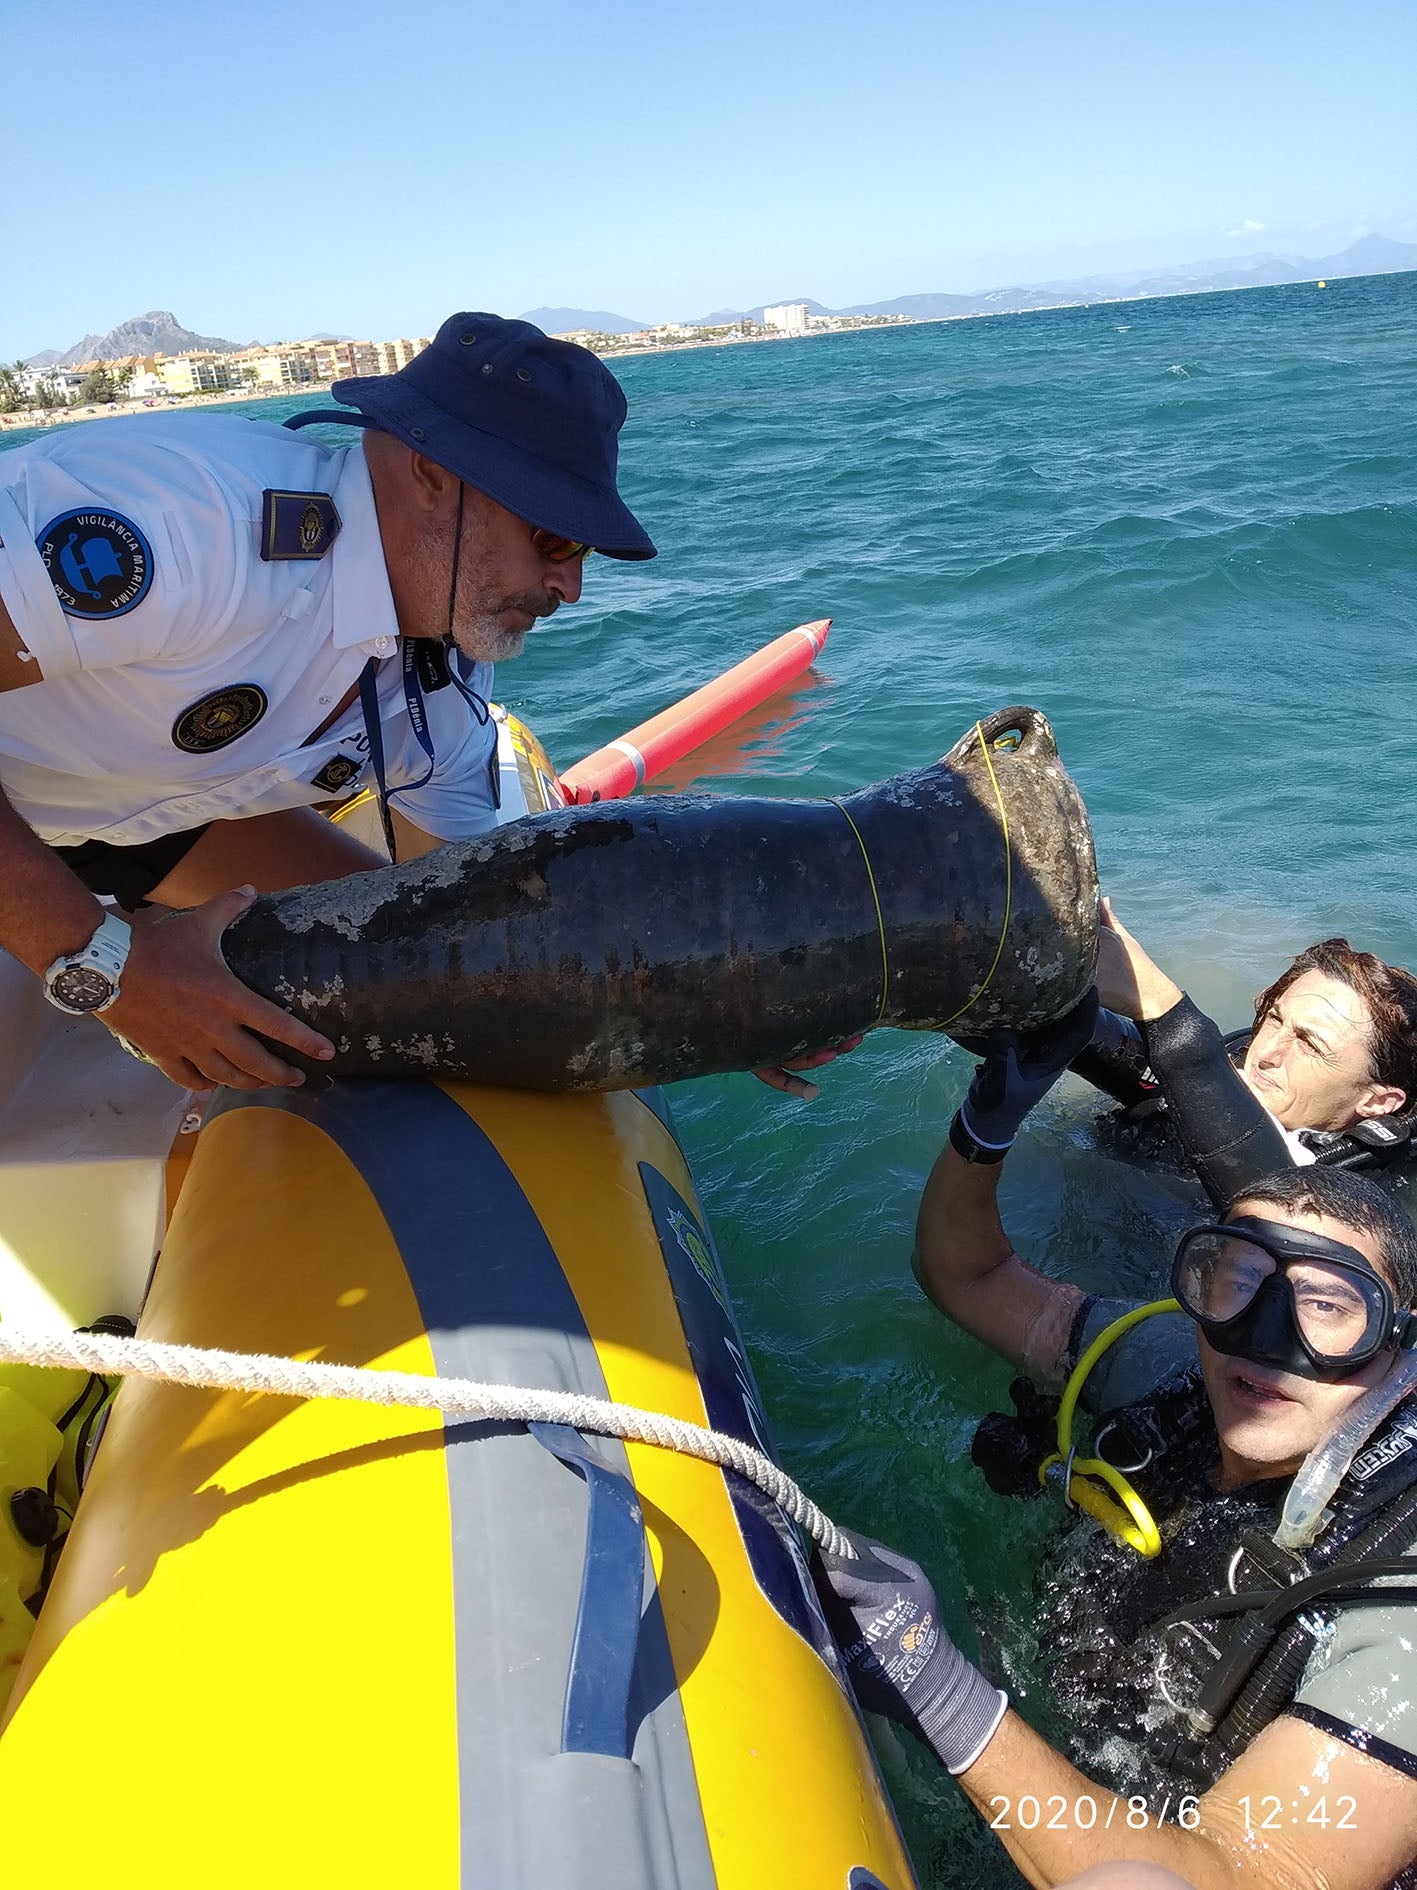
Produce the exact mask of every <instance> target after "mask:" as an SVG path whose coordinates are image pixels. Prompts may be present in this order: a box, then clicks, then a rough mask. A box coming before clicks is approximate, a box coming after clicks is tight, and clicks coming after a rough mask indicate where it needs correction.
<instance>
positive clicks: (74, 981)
mask: <svg viewBox="0 0 1417 1890" xmlns="http://www.w3.org/2000/svg"><path fill="white" fill-rule="evenodd" d="M49 989H50V991H51V993H52V994H53V996H54V999H55V1001H56V1002H57V1003H59V1004H62V1005H63V1007H64V1009H65V1010H66V1011H96V1010H97V1009H98V1007H99V1005H100V1004H106V1003H107V1002H108V1000H109V999H110V998H111V997H112V996H113V991H114V982H113V979H112V978H110V977H108V976H107V975H106V974H105V973H104V972H102V971H97V970H95V969H94V967H93V966H92V965H66V966H65V968H64V969H63V971H61V972H59V973H58V974H57V975H56V976H55V977H54V978H53V979H51V981H50V985H49Z"/></svg>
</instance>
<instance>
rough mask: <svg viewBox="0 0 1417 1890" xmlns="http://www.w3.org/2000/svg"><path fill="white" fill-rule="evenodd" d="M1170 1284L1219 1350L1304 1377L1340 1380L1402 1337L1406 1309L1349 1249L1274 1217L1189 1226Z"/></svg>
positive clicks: (1362, 1258) (1361, 1257) (1353, 1249)
mask: <svg viewBox="0 0 1417 1890" xmlns="http://www.w3.org/2000/svg"><path fill="white" fill-rule="evenodd" d="M1171 1290H1172V1292H1173V1293H1174V1294H1175V1296H1176V1298H1177V1299H1178V1300H1179V1301H1180V1304H1181V1309H1182V1311H1183V1312H1186V1313H1188V1314H1189V1315H1190V1317H1191V1318H1192V1319H1194V1320H1195V1322H1196V1324H1197V1325H1198V1326H1199V1327H1200V1328H1201V1331H1202V1332H1204V1334H1205V1336H1206V1338H1207V1339H1208V1340H1209V1342H1210V1344H1211V1345H1212V1346H1213V1347H1214V1349H1215V1350H1216V1351H1217V1352H1224V1353H1226V1354H1227V1355H1228V1356H1230V1357H1232V1358H1245V1359H1251V1360H1253V1362H1254V1363H1255V1364H1257V1365H1259V1364H1269V1365H1277V1366H1279V1367H1280V1368H1281V1369H1282V1370H1286V1371H1292V1372H1296V1373H1297V1374H1298V1375H1299V1376H1301V1377H1305V1378H1317V1379H1320V1380H1327V1379H1336V1378H1342V1377H1346V1376H1347V1375H1348V1374H1349V1373H1350V1372H1354V1371H1356V1370H1357V1369H1358V1368H1359V1366H1361V1365H1366V1364H1367V1363H1368V1361H1369V1360H1370V1359H1372V1358H1376V1357H1377V1355H1378V1353H1379V1352H1381V1351H1383V1350H1385V1349H1386V1348H1387V1347H1389V1346H1394V1345H1400V1344H1402V1343H1403V1342H1404V1340H1405V1338H1406V1336H1407V1329H1408V1324H1409V1320H1408V1315H1407V1313H1406V1311H1405V1310H1401V1311H1400V1310H1399V1309H1398V1307H1397V1306H1396V1304H1395V1303H1394V1300H1393V1295H1392V1289H1391V1288H1390V1287H1389V1285H1388V1283H1387V1281H1386V1280H1384V1279H1383V1278H1382V1276H1381V1275H1380V1274H1379V1273H1378V1272H1377V1271H1376V1269H1375V1268H1374V1267H1373V1265H1372V1263H1371V1261H1369V1260H1368V1259H1367V1257H1366V1256H1365V1255H1364V1254H1361V1253H1359V1252H1358V1250H1357V1248H1356V1247H1349V1246H1346V1245H1345V1244H1344V1243H1343V1242H1342V1241H1337V1240H1329V1239H1328V1238H1327V1237H1326V1236H1325V1235H1323V1234H1312V1233H1308V1232H1306V1231H1304V1230H1303V1229H1300V1228H1295V1227H1285V1226H1283V1225H1282V1224H1280V1223H1278V1222H1275V1221H1264V1220H1259V1219H1253V1218H1250V1217H1248V1216H1246V1217H1241V1218H1240V1219H1238V1220H1233V1221H1228V1222H1226V1223H1225V1225H1223V1226H1221V1227H1214V1226H1205V1227H1193V1228H1191V1229H1190V1230H1189V1232H1187V1233H1185V1234H1182V1236H1181V1240H1180V1244H1179V1246H1178V1247H1177V1249H1176V1258H1175V1260H1174V1262H1173V1263H1172V1267H1171Z"/></svg>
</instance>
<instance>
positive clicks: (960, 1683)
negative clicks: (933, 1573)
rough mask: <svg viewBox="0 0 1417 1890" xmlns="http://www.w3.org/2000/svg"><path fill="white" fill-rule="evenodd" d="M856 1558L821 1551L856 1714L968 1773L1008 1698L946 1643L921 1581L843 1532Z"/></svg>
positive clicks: (915, 1569) (876, 1547) (900, 1559)
mask: <svg viewBox="0 0 1417 1890" xmlns="http://www.w3.org/2000/svg"><path fill="white" fill-rule="evenodd" d="M850 1539H851V1544H852V1547H853V1548H854V1549H855V1550H856V1555H857V1560H856V1561H854V1562H848V1561H845V1560H844V1559H843V1558H842V1557H840V1556H836V1555H828V1554H826V1553H825V1552H823V1554H822V1564H823V1567H824V1568H825V1570H826V1573H827V1580H828V1581H829V1582H830V1584H831V1587H830V1590H829V1592H828V1593H826V1594H825V1595H824V1596H823V1597H822V1599H823V1603H824V1605H825V1607H826V1612H827V1619H828V1620H829V1621H830V1623H831V1627H832V1632H833V1633H834V1634H835V1635H836V1638H837V1643H838V1645H839V1646H840V1648H841V1653H842V1659H843V1660H844V1661H845V1662H846V1670H847V1672H848V1673H849V1674H850V1676H851V1684H852V1686H853V1688H854V1689H855V1692H856V1697H857V1699H858V1700H859V1701H860V1703H861V1706H862V1708H863V1710H864V1711H866V1712H868V1713H883V1714H884V1715H885V1717H886V1718H887V1719H893V1720H896V1721H897V1722H898V1723H899V1724H900V1725H902V1726H906V1727H908V1728H909V1730H910V1731H911V1732H913V1733H914V1734H915V1736H916V1738H917V1739H920V1740H922V1741H923V1742H924V1743H925V1744H926V1745H927V1746H929V1748H930V1750H931V1751H932V1752H933V1753H934V1754H935V1757H936V1758H937V1759H938V1760H939V1761H940V1764H941V1765H943V1766H944V1768H945V1770H946V1771H947V1772H950V1773H951V1774H956V1775H957V1774H958V1773H960V1772H967V1771H968V1770H969V1768H970V1766H971V1765H973V1764H974V1762H975V1760H976V1759H977V1758H978V1757H979V1755H980V1753H981V1752H983V1750H984V1748H985V1746H987V1745H988V1743H989V1741H990V1740H991V1739H992V1738H993V1737H994V1734H995V1733H996V1732H997V1731H998V1730H999V1722H1000V1720H1001V1719H1002V1718H1003V1717H1004V1714H1005V1713H1006V1712H1007V1710H1008V1705H1009V1696H1008V1694H1007V1693H1001V1692H1000V1691H999V1689H998V1688H997V1687H995V1686H991V1685H990V1684H989V1682H988V1681H987V1680H986V1679H985V1678H984V1676H983V1674H982V1673H980V1671H979V1669H978V1668H977V1667H976V1666H975V1665H974V1664H973V1662H972V1661H968V1660H966V1659H965V1657H964V1655H963V1654H962V1653H961V1652H960V1651H959V1649H958V1648H957V1647H956V1646H955V1644H954V1642H953V1641H952V1640H951V1639H950V1637H949V1635H948V1634H946V1632H945V1630H944V1627H943V1625H942V1623H941V1621H940V1604H939V1602H938V1601H937V1600H936V1599H935V1591H934V1589H933V1588H932V1587H931V1586H930V1578H929V1577H928V1576H927V1575H926V1574H925V1572H924V1570H923V1569H922V1568H920V1566H919V1565H918V1564H917V1563H915V1562H912V1561H911V1560H910V1559H909V1558H908V1557H907V1556H904V1555H897V1554H896V1553H895V1551H894V1550H893V1549H888V1548H886V1547H885V1545H884V1544H883V1543H880V1542H873V1541H871V1540H870V1538H869V1537H866V1536H857V1535H852V1536H851V1538H850Z"/></svg>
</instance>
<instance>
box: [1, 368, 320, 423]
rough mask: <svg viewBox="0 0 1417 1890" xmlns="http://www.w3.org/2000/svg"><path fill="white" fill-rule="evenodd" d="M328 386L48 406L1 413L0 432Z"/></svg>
mask: <svg viewBox="0 0 1417 1890" xmlns="http://www.w3.org/2000/svg"><path fill="white" fill-rule="evenodd" d="M331 385H332V383H331V382H329V381H303V382H302V383H301V384H300V386H299V387H257V388H251V387H227V388H223V389H222V391H221V392H220V393H219V394H182V395H179V396H177V397H175V398H173V399H171V400H153V401H151V402H149V401H144V400H115V401H113V402H111V403H110V402H107V401H105V402H104V404H103V405H102V406H101V407H50V408H39V409H32V410H27V411H26V412H24V413H0V432H4V431H8V430H11V429H14V428H16V427H29V428H32V429H34V430H35V431H37V432H45V431H47V430H48V429H49V428H50V427H65V426H75V425H77V424H78V423H79V422H80V421H84V420H112V419H115V418H117V417H118V416H119V415H126V416H127V417H128V418H130V419H131V417H132V416H133V415H134V414H138V413H175V412H176V411H177V410H178V409H179V408H183V407H229V406H232V405H238V406H241V405H244V404H245V403H246V402H247V401H249V400H291V399H293V398H294V397H295V396H296V395H297V394H303V393H307V392H308V393H311V394H327V393H328V392H329V391H330V387H331Z"/></svg>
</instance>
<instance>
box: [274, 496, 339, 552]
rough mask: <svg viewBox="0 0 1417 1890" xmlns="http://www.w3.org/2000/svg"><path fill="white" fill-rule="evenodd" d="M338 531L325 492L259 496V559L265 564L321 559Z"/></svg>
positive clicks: (333, 508) (336, 518)
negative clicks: (284, 560) (263, 560)
mask: <svg viewBox="0 0 1417 1890" xmlns="http://www.w3.org/2000/svg"><path fill="white" fill-rule="evenodd" d="M339 531H340V515H339V513H338V512H337V511H336V510H335V502H334V500H333V499H332V498H331V497H330V495H329V493H328V492H272V491H269V490H267V491H265V492H263V493H262V494H261V556H262V557H263V558H264V559H265V560H266V562H267V564H275V563H279V562H280V561H281V560H282V559H285V558H309V559H315V558H323V557H324V555H325V553H326V552H327V551H328V550H329V548H330V546H331V545H332V544H333V543H334V542H335V540H336V538H338V537H339Z"/></svg>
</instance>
